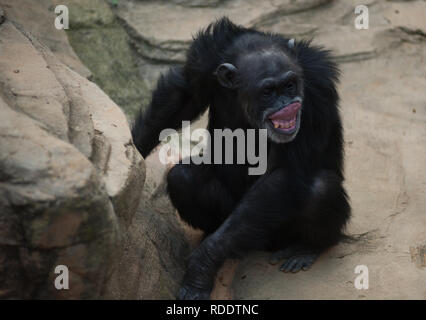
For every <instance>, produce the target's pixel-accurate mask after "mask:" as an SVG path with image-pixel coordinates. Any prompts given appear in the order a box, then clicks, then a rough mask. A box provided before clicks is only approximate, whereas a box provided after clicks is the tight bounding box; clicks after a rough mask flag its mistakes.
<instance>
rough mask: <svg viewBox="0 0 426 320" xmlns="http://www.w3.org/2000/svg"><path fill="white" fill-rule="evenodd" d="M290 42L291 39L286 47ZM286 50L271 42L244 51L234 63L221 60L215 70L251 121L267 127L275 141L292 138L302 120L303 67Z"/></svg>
mask: <svg viewBox="0 0 426 320" xmlns="http://www.w3.org/2000/svg"><path fill="white" fill-rule="evenodd" d="M293 46H294V40H290V41H289V43H288V49H289V50H291V49H292V47H293ZM289 50H283V49H281V48H279V47H273V46H272V47H267V48H260V49H256V50H254V51H250V52H248V53H247V51H245V52H244V53H241V54H239V55H238V58H237V59H236V60H235V64H231V63H223V64H221V65H220V66H219V67H218V68H217V70H216V76H217V78H218V81H219V83H220V84H221V85H222V86H224V87H226V88H229V89H231V90H234V92H235V95H236V98H237V99H238V101H239V103H240V104H241V106H242V108H243V109H244V113H245V116H246V117H247V121H248V122H249V123H250V125H252V126H253V127H254V128H257V129H267V132H268V137H269V138H270V139H271V140H272V141H274V142H276V143H286V142H290V141H292V140H293V139H294V138H295V137H296V135H297V132H298V130H299V128H300V121H301V113H302V105H303V80H302V69H301V68H300V67H299V66H298V65H297V63H296V61H295V59H294V58H292V57H291V55H290V54H289V52H290V51H289Z"/></svg>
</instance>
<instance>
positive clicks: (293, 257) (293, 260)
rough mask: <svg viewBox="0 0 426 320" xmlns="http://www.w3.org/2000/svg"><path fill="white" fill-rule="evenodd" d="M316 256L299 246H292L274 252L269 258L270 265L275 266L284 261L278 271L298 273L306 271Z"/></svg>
mask: <svg viewBox="0 0 426 320" xmlns="http://www.w3.org/2000/svg"><path fill="white" fill-rule="evenodd" d="M317 256H318V254H317V253H315V252H313V251H312V250H310V249H307V248H306V247H304V246H301V245H292V246H289V247H287V248H285V249H283V250H279V251H277V252H274V253H273V254H272V255H271V257H270V258H269V263H270V264H277V263H278V262H280V261H282V260H284V259H286V261H285V262H284V264H283V265H282V266H281V268H280V271H284V272H298V271H300V270H308V269H309V268H310V267H311V266H312V264H313V263H314V261H315V259H316V258H317Z"/></svg>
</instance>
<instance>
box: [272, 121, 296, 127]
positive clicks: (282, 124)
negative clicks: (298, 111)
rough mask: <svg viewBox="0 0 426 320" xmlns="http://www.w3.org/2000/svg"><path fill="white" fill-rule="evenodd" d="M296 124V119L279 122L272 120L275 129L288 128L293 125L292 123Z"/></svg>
mask: <svg viewBox="0 0 426 320" xmlns="http://www.w3.org/2000/svg"><path fill="white" fill-rule="evenodd" d="M295 124H296V120H293V121H290V122H285V123H279V122H273V125H274V128H275V129H278V128H280V129H289V128H291V127H294V125H295Z"/></svg>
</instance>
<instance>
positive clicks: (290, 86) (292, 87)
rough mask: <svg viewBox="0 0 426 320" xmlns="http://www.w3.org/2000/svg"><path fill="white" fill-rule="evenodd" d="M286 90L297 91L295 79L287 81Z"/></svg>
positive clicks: (289, 91)
mask: <svg viewBox="0 0 426 320" xmlns="http://www.w3.org/2000/svg"><path fill="white" fill-rule="evenodd" d="M285 90H286V91H287V92H288V93H295V91H296V84H295V83H294V82H293V81H291V82H289V83H287V85H286V87H285Z"/></svg>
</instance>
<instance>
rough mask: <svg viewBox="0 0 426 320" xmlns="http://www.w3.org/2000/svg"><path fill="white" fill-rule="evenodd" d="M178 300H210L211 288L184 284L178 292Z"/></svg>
mask: <svg viewBox="0 0 426 320" xmlns="http://www.w3.org/2000/svg"><path fill="white" fill-rule="evenodd" d="M177 299H178V300H209V299H210V290H204V289H199V288H195V287H192V286H189V285H183V286H182V287H181V288H180V289H179V292H178V294H177Z"/></svg>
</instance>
